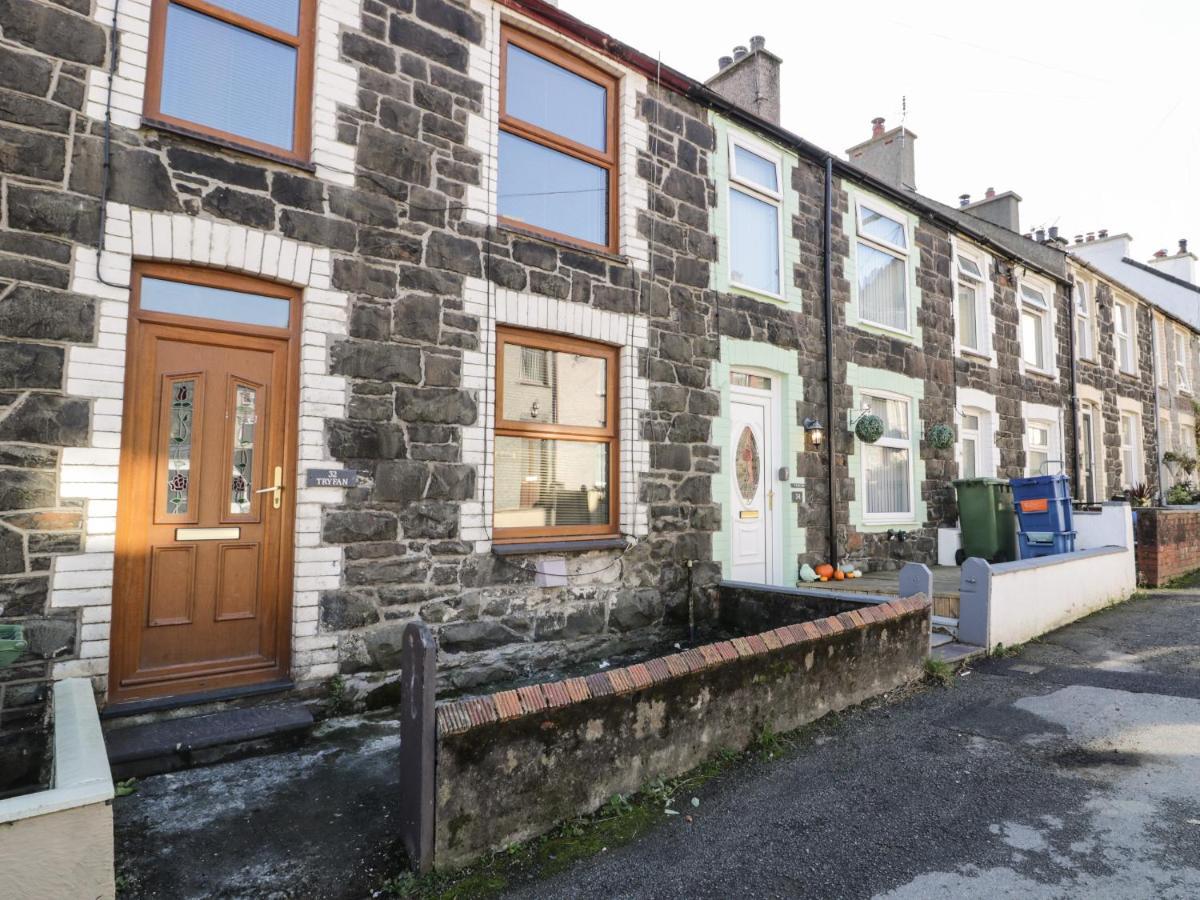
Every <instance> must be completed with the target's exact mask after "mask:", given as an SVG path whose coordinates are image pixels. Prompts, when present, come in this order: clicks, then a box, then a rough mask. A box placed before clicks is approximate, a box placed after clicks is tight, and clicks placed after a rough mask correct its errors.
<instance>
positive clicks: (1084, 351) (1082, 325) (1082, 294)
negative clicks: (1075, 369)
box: [1075, 281, 1095, 359]
mask: <svg viewBox="0 0 1200 900" xmlns="http://www.w3.org/2000/svg"><path fill="white" fill-rule="evenodd" d="M1092 334H1093V332H1092V301H1091V296H1090V294H1089V293H1088V288H1087V285H1086V284H1084V283H1083V282H1082V281H1080V282H1077V283H1076V285H1075V356H1076V357H1077V358H1078V359H1092V358H1093V354H1094V352H1095V341H1093V340H1092Z"/></svg>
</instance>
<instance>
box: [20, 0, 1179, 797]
mask: <svg viewBox="0 0 1200 900" xmlns="http://www.w3.org/2000/svg"><path fill="white" fill-rule="evenodd" d="M3 10H4V12H3V15H2V16H0V26H2V29H3V38H2V39H0V100H2V102H0V120H2V121H0V181H2V198H3V211H2V217H0V621H5V622H8V621H15V622H20V623H23V624H24V625H25V626H26V629H27V632H28V634H29V635H30V638H31V641H32V642H33V645H34V647H33V650H34V652H32V653H30V654H29V655H28V656H27V657H26V658H25V659H23V660H21V661H20V662H19V663H18V664H16V665H14V666H11V667H8V668H5V669H3V670H0V726H3V728H4V730H5V731H6V732H7V733H8V735H9V738H6V740H7V741H8V745H9V746H10V748H11V747H14V746H15V747H18V749H19V746H20V737H19V735H20V734H21V733H22V732H21V730H22V728H24V727H25V726H27V725H29V724H31V723H34V722H36V720H37V719H38V718H39V717H40V715H41V712H42V709H43V707H44V698H45V686H46V684H47V682H48V681H50V680H53V679H58V678H64V677H70V676H87V677H90V678H91V679H92V680H93V683H94V685H95V687H96V691H97V696H98V698H99V699H100V700H101V702H102V703H104V704H105V705H106V706H107V707H108V712H109V714H121V713H126V714H128V713H150V712H154V711H157V710H159V709H162V708H165V707H169V706H172V705H176V704H179V703H181V702H190V703H199V702H202V701H218V700H223V699H228V698H231V697H239V696H247V695H259V694H263V695H266V694H271V693H274V692H279V691H286V690H299V691H301V692H302V693H303V692H307V693H313V692H315V691H316V690H317V689H318V688H320V686H321V685H322V684H323V683H326V682H328V681H330V680H331V679H334V678H335V677H340V678H342V679H343V681H344V684H345V685H346V686H347V689H348V696H349V697H350V698H351V699H353V700H356V701H360V702H365V703H368V704H382V703H387V702H391V701H392V700H394V698H395V696H396V692H397V690H398V685H397V681H396V678H395V672H396V670H397V668H398V665H399V648H400V634H401V631H402V630H403V628H404V626H405V625H406V623H408V622H410V621H412V620H413V619H415V618H419V619H421V620H424V621H425V622H427V623H429V625H430V626H431V628H432V629H433V631H434V633H435V634H436V636H437V639H438V642H439V655H440V659H439V673H440V678H441V687H442V688H444V689H446V690H465V689H471V688H474V687H476V686H480V685H483V684H487V683H494V682H497V681H503V680H506V679H512V678H514V677H517V676H520V675H522V674H525V673H527V672H530V671H536V670H541V669H550V668H555V667H561V666H564V665H569V664H573V663H576V662H579V661H584V660H593V659H597V658H599V657H601V656H602V655H606V654H612V653H619V652H621V651H623V650H628V649H630V648H633V647H636V646H639V645H644V644H646V643H648V642H653V641H656V640H659V639H661V638H663V637H664V636H666V635H668V634H670V633H672V632H671V630H670V629H671V627H672V626H673V625H677V624H680V623H684V622H686V621H687V620H688V619H689V617H702V616H703V614H704V612H705V610H706V606H707V603H708V602H709V600H708V598H709V597H710V596H711V591H710V590H708V589H709V588H711V586H712V585H713V584H714V583H715V582H716V581H717V580H718V579H720V578H722V577H725V578H735V579H741V580H749V581H761V582H768V583H775V584H792V583H794V582H795V581H796V578H797V571H798V567H799V565H800V564H802V563H804V562H819V561H822V560H825V559H827V558H829V557H830V556H831V555H832V556H835V557H837V558H839V559H851V560H857V561H860V562H861V563H862V565H864V566H868V567H871V568H877V567H887V568H896V567H899V566H900V565H902V564H903V563H904V562H905V561H907V560H910V559H915V560H921V561H926V562H933V561H935V560H936V558H937V551H938V538H939V530H944V529H946V528H952V527H953V525H954V523H955V521H956V518H957V512H956V510H955V508H954V495H953V489H952V488H951V487H950V482H951V481H952V480H953V479H954V478H955V477H958V476H959V475H960V474H964V473H965V474H976V475H983V474H997V475H1001V476H1014V475H1021V474H1025V473H1026V472H1031V471H1033V472H1036V471H1041V470H1044V469H1047V468H1049V469H1051V470H1053V467H1054V465H1055V464H1060V465H1061V464H1063V461H1066V460H1071V459H1073V458H1074V457H1073V454H1076V453H1077V448H1076V437H1075V435H1076V429H1075V428H1073V427H1071V422H1072V419H1073V417H1072V416H1071V414H1070V410H1071V408H1072V402H1073V393H1072V385H1073V384H1074V383H1075V381H1074V379H1073V377H1072V373H1073V371H1074V366H1073V357H1072V346H1073V345H1072V341H1073V340H1074V337H1073V336H1074V335H1075V334H1076V332H1075V328H1074V319H1073V312H1072V311H1073V309H1074V308H1075V307H1074V306H1073V300H1072V293H1071V289H1072V280H1071V275H1072V273H1075V275H1076V281H1077V282H1079V281H1080V280H1083V279H1084V278H1085V277H1086V278H1094V277H1095V276H1094V275H1093V274H1092V273H1091V272H1090V271H1088V272H1087V273H1086V276H1085V275H1084V274H1082V273H1084V271H1085V270H1084V269H1083V268H1082V267H1081V266H1078V265H1076V266H1074V268H1069V266H1068V257H1067V254H1066V253H1065V252H1064V249H1063V247H1061V246H1058V245H1057V244H1056V243H1055V242H1053V241H1049V242H1039V241H1037V240H1031V239H1029V238H1026V237H1023V236H1022V235H1021V234H1020V233H1019V228H1018V227H1017V219H1016V200H1014V199H1013V197H1014V196H1015V195H1000V196H999V197H988V198H987V199H985V201H981V202H980V203H979V204H971V205H967V206H966V207H964V208H955V207H948V206H944V205H942V204H940V203H937V202H935V201H933V200H930V199H928V198H924V197H922V196H921V195H919V194H917V193H916V192H915V190H914V183H913V182H914V174H913V171H914V165H913V143H912V142H913V140H914V138H915V136H914V135H912V134H911V132H908V131H907V130H905V129H903V128H900V129H893V130H891V131H887V130H885V129H884V128H883V123H882V120H877V122H876V123H875V130H874V133H873V134H872V137H871V139H870V140H868V141H867V142H865V143H864V144H860V145H858V146H857V147H855V148H852V149H851V151H850V153H849V160H847V159H844V158H841V157H838V156H833V155H830V154H828V153H826V152H825V151H823V150H821V149H820V148H817V147H815V146H813V145H812V144H810V143H808V142H806V141H804V140H803V139H802V138H800V137H797V136H795V135H793V134H791V133H790V132H787V131H786V130H784V129H783V128H782V127H781V126H780V124H779V96H778V72H779V64H780V60H779V58H778V57H775V56H774V55H773V54H771V53H770V52H768V51H767V50H766V49H765V47H764V46H763V44H762V41H761V39H756V40H755V41H753V42H752V44H751V49H750V50H744V49H742V48H739V50H738V51H737V53H736V54H735V57H734V58H730V59H728V60H723V61H722V66H721V69H720V71H719V72H718V73H717V75H716V76H714V77H713V78H712V79H711V80H710V81H709V82H708V83H707V84H702V83H700V82H697V81H695V80H693V79H691V78H688V77H686V76H684V75H682V74H680V73H678V72H676V71H674V70H671V69H669V68H667V67H665V66H661V65H660V64H659V63H657V62H656V61H654V60H652V59H650V58H649V57H647V56H645V55H643V54H641V53H639V52H638V51H636V50H634V49H633V48H630V47H628V46H626V45H623V44H621V43H620V42H618V41H615V40H614V39H612V38H610V37H608V36H606V35H604V34H602V33H600V32H598V31H596V30H595V29H593V28H591V27H589V26H587V25H586V24H584V23H582V22H579V21H578V20H576V19H574V18H572V17H571V16H568V15H566V14H564V13H562V12H561V11H559V10H558V9H557V7H556V6H555V5H553V4H552V3H547V2H544V0H496V2H492V0H470V2H467V3H463V2H455V0H294V2H292V3H290V4H289V3H280V4H274V5H272V7H271V9H270V10H267V9H266V8H261V9H260V8H258V7H257V6H255V7H253V8H250V7H246V6H244V5H242V4H223V3H220V2H206V0H149V2H148V0H96V2H86V0H85V2H72V3H62V4H58V3H53V2H49V0H5V4H4V6H3ZM763 85H766V86H767V87H766V90H765V91H764V90H763ZM751 86H757V87H756V88H755V92H754V93H750V91H751ZM772 91H773V93H772ZM826 223H828V228H827V226H826ZM1105 290H1106V289H1105V288H1104V287H1102V286H1100V283H1099V282H1097V286H1096V287H1095V288H1094V289H1093V290H1092V291H1091V293H1089V294H1088V302H1089V303H1091V304H1095V305H1093V306H1089V307H1088V309H1091V310H1093V312H1091V313H1090V315H1091V316H1092V318H1091V319H1090V320H1089V321H1090V322H1091V323H1092V325H1091V327H1092V328H1093V329H1094V332H1090V333H1093V334H1094V336H1095V342H1094V344H1091V345H1089V347H1090V348H1091V352H1092V353H1096V354H1099V357H1098V360H1097V361H1096V362H1095V363H1094V364H1093V362H1092V360H1093V357H1089V356H1087V355H1084V356H1081V357H1080V358H1081V360H1082V361H1081V363H1080V368H1081V370H1082V373H1081V375H1080V378H1079V383H1080V385H1081V387H1080V397H1082V398H1083V399H1084V400H1085V401H1086V402H1096V403H1098V404H1100V407H1101V408H1102V412H1100V411H1098V412H1097V413H1096V414H1095V415H1094V417H1093V419H1092V420H1091V421H1092V427H1093V428H1095V429H1096V431H1095V435H1096V437H1095V442H1096V447H1097V448H1100V447H1103V448H1104V451H1103V453H1102V454H1101V453H1100V451H1099V449H1097V450H1096V453H1097V457H1096V459H1097V464H1096V466H1097V467H1096V472H1097V473H1099V471H1100V470H1101V468H1102V469H1103V472H1104V475H1105V479H1104V487H1103V488H1100V487H1099V481H1098V480H1097V487H1096V496H1102V495H1104V493H1105V491H1111V490H1113V489H1115V488H1116V487H1117V486H1118V485H1120V484H1122V483H1124V482H1125V481H1129V480H1130V479H1129V478H1128V477H1127V476H1126V475H1123V474H1121V469H1120V464H1121V459H1120V453H1119V450H1120V443H1119V441H1118V436H1119V435H1120V434H1122V433H1123V432H1121V429H1122V428H1123V427H1125V426H1124V425H1122V421H1123V420H1122V419H1121V418H1120V414H1119V413H1118V410H1123V409H1126V407H1125V406H1122V405H1121V404H1123V403H1124V404H1140V410H1138V414H1139V415H1140V418H1139V419H1138V420H1137V423H1136V427H1137V428H1138V429H1140V431H1141V434H1142V438H1143V441H1142V442H1141V443H1139V444H1138V448H1139V452H1140V453H1141V454H1142V456H1141V457H1140V459H1142V460H1143V463H1142V465H1143V468H1144V469H1145V471H1144V476H1143V477H1144V478H1145V479H1146V480H1148V481H1154V480H1155V479H1156V471H1155V469H1156V467H1155V466H1153V465H1151V464H1149V463H1146V462H1144V461H1146V460H1157V458H1158V455H1157V454H1158V450H1157V446H1156V444H1155V442H1154V437H1153V431H1152V428H1151V426H1153V425H1154V423H1155V419H1154V415H1153V412H1152V411H1150V408H1149V406H1148V404H1150V403H1151V402H1152V398H1153V394H1154V389H1155V381H1154V376H1153V375H1152V374H1148V373H1151V372H1152V371H1153V352H1152V349H1151V333H1152V328H1151V326H1150V308H1149V306H1147V305H1145V304H1140V305H1138V306H1137V308H1136V310H1132V311H1130V312H1129V313H1128V314H1129V315H1130V316H1132V318H1131V319H1130V320H1129V321H1130V323H1131V325H1130V327H1131V328H1133V329H1134V333H1132V334H1130V335H1128V336H1127V337H1126V343H1125V344H1124V345H1121V346H1123V348H1124V349H1120V350H1114V343H1113V341H1114V335H1116V334H1118V333H1119V332H1118V331H1114V329H1113V328H1112V327H1110V326H1109V322H1110V321H1111V320H1110V318H1108V317H1110V316H1112V315H1113V312H1112V311H1113V309H1115V307H1114V306H1113V305H1112V304H1113V303H1114V302H1117V301H1116V300H1112V299H1110V296H1109V294H1106V293H1105ZM1110 290H1111V289H1110ZM1113 296H1116V295H1113ZM1117 299H1118V300H1119V297H1118V298H1117ZM1079 308H1080V309H1083V308H1084V307H1083V306H1080V307H1079ZM1134 319H1136V324H1133V320H1134ZM830 321H831V322H832V328H829V327H828V324H827V323H829V322H830ZM830 332H832V341H829V342H828V345H827V335H828V334H829V333H830ZM1188 333H1189V336H1191V337H1194V336H1193V335H1192V332H1190V331H1189V332H1188ZM830 351H832V355H830ZM1114 353H1118V354H1119V353H1124V354H1126V357H1127V358H1128V359H1129V360H1130V361H1131V365H1132V366H1133V369H1132V370H1130V371H1128V372H1125V371H1119V370H1117V369H1114V368H1113V367H1112V366H1111V365H1110V363H1109V362H1108V361H1109V360H1111V359H1113V358H1114V357H1113V354H1114ZM1126 357H1122V358H1126ZM1093 370H1094V371H1093ZM831 376H832V377H831ZM1085 386H1086V390H1085ZM1089 391H1091V392H1094V393H1088V392H1089ZM1089 398H1091V399H1089ZM1097 398H1098V399H1097ZM1129 409H1130V410H1132V409H1133V407H1132V406H1129ZM864 411H869V412H873V413H876V414H878V415H880V416H881V417H882V418H883V420H884V421H885V423H886V430H885V434H884V437H883V438H882V439H881V440H880V441H879V442H878V443H877V444H875V445H865V444H861V443H859V442H858V441H856V440H855V439H854V437H853V434H852V430H851V428H852V424H853V422H854V421H855V419H856V417H857V416H859V415H861V414H862V413H863V412H864ZM935 425H949V426H951V427H953V428H954V429H955V433H956V435H957V439H956V443H954V445H952V446H942V447H935V446H934V443H933V442H932V441H931V440H930V437H929V435H930V429H932V428H933V426H935ZM831 458H832V462H831ZM1101 459H1102V460H1103V464H1102V466H1101V463H1100V462H1099V461H1100V460H1101ZM1063 467H1064V468H1065V469H1066V470H1067V471H1068V472H1069V473H1072V474H1073V466H1072V465H1070V464H1069V463H1068V464H1065V465H1063ZM1073 477H1074V474H1073ZM1089 477H1090V478H1093V479H1099V475H1098V474H1097V475H1094V476H1089ZM831 526H832V527H831ZM12 735H17V737H16V738H13V737H12ZM11 758H16V757H11ZM2 787H3V785H2V784H0V788H2Z"/></svg>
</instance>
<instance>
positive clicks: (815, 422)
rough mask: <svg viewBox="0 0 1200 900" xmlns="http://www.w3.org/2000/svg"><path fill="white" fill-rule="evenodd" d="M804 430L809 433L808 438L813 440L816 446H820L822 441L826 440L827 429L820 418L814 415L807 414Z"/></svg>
mask: <svg viewBox="0 0 1200 900" xmlns="http://www.w3.org/2000/svg"><path fill="white" fill-rule="evenodd" d="M802 424H803V425H804V432H805V434H807V435H808V439H809V440H810V441H812V445H813V446H814V447H820V446H821V442H822V441H823V440H825V431H824V430H823V428H822V426H821V421H820V420H819V419H814V418H813V417H812V416H806V417H805V419H804V422H803V423H802Z"/></svg>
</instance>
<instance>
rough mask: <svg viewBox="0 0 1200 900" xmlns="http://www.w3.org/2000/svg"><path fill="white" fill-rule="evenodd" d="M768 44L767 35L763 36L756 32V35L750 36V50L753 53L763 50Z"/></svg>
mask: <svg viewBox="0 0 1200 900" xmlns="http://www.w3.org/2000/svg"><path fill="white" fill-rule="evenodd" d="M766 46H767V39H766V38H765V37H763V36H762V35H761V34H756V35H754V37H752V38H750V52H751V53H754V52H756V51H758V50H762V49H763V48H765V47H766Z"/></svg>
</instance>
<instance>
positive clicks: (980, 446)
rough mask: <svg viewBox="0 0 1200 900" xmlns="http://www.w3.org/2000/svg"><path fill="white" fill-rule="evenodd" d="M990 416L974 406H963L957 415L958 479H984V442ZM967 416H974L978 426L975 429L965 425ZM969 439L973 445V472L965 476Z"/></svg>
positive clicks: (985, 463)
mask: <svg viewBox="0 0 1200 900" xmlns="http://www.w3.org/2000/svg"><path fill="white" fill-rule="evenodd" d="M990 415H991V413H989V412H988V411H987V410H986V409H979V408H978V407H975V406H965V407H963V410H962V412H961V413H960V414H959V420H958V421H959V426H958V477H959V478H985V477H987V474H986V473H987V468H988V467H987V462H986V455H985V454H984V449H985V448H984V443H983V442H984V441H985V440H986V439H987V436H988V433H989V431H990V429H989V428H988V425H989V424H990V422H989V420H988V417H989V416H990ZM967 416H974V417H975V419H977V420H978V425H977V426H976V427H975V428H973V429H972V428H968V427H967V423H966V417H967ZM968 438H970V439H971V440H972V441H974V443H975V459H974V463H975V472H974V473H973V474H971V475H968V474H967V468H966V462H967V439H968Z"/></svg>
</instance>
